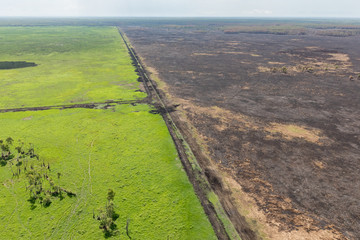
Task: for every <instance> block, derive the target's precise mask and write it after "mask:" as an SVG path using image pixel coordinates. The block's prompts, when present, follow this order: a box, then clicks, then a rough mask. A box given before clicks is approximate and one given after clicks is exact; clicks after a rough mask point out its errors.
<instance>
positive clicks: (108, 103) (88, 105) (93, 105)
mask: <svg viewBox="0 0 360 240" xmlns="http://www.w3.org/2000/svg"><path fill="white" fill-rule="evenodd" d="M141 103H148V99H147V98H145V99H143V100H129V101H105V102H95V103H75V104H65V105H54V106H40V107H24V108H8V109H0V113H5V112H27V111H42V110H50V109H71V108H91V109H94V108H96V107H99V106H101V105H104V106H103V107H102V108H107V107H109V106H111V104H118V105H119V104H141Z"/></svg>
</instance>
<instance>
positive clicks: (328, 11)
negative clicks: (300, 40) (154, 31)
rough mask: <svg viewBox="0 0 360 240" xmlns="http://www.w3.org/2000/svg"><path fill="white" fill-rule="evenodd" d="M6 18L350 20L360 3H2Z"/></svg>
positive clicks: (121, 0) (23, 0) (241, 0)
mask: <svg viewBox="0 0 360 240" xmlns="http://www.w3.org/2000/svg"><path fill="white" fill-rule="evenodd" d="M0 6H1V7H0V17H6V16H45V17H74V16H82V17H85V16H97V17H105V16H109V17H110V16H111V17H114V16H117V17H142V16H144V17H340V18H343V17H347V18H360V1H359V0H181V1H180V0H0Z"/></svg>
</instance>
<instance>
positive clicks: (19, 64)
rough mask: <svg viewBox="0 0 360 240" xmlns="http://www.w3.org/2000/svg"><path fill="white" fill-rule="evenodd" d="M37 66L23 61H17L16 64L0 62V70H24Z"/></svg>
mask: <svg viewBox="0 0 360 240" xmlns="http://www.w3.org/2000/svg"><path fill="white" fill-rule="evenodd" d="M36 66H37V64H36V63H34V62H25V61H17V62H0V70H1V69H2V70H5V69H15V68H26V67H36Z"/></svg>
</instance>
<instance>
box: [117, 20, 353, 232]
mask: <svg viewBox="0 0 360 240" xmlns="http://www.w3.org/2000/svg"><path fill="white" fill-rule="evenodd" d="M256 21H258V23H256ZM269 21H270V20H269ZM271 21H274V22H273V23H271V24H275V25H276V24H280V26H278V27H279V28H280V27H281V24H282V23H281V21H277V22H276V21H275V20H271ZM165 22H166V21H165V20H164V21H163V23H157V24H155V23H153V25H152V23H151V22H150V23H144V24H141V23H138V25H136V24H134V25H132V26H131V27H130V26H129V27H126V26H125V28H124V31H125V32H126V34H127V36H128V37H129V39H130V40H131V43H132V45H133V46H134V48H135V49H136V51H137V53H138V54H139V55H140V56H141V57H142V58H143V59H145V63H146V65H147V66H149V67H151V68H154V69H155V70H156V72H157V75H158V76H159V78H161V80H163V81H165V83H166V85H167V87H168V91H169V93H170V95H171V96H172V97H174V99H177V100H179V102H176V101H173V102H172V103H171V104H176V103H181V105H180V107H179V108H181V109H182V110H183V111H184V112H185V114H186V116H187V119H188V120H189V121H190V122H191V124H192V125H193V126H194V127H195V129H196V131H197V132H198V133H199V135H201V136H204V139H205V140H206V142H207V146H208V148H209V151H210V155H211V157H212V159H214V160H215V161H216V162H217V164H219V165H221V166H222V167H223V168H224V169H226V170H227V171H228V172H231V173H232V177H233V178H234V179H235V180H236V181H237V182H238V183H239V184H240V185H241V187H242V188H243V189H245V190H246V191H247V192H248V193H249V194H250V195H251V196H252V197H253V198H254V199H255V201H256V202H257V204H258V207H259V208H260V209H263V211H264V213H266V215H267V216H268V218H269V221H276V222H278V223H280V227H279V229H281V230H282V231H291V230H294V229H305V230H306V231H309V232H317V231H319V229H329V228H332V227H331V226H335V228H336V229H337V230H339V231H340V232H341V233H343V234H344V236H347V237H348V238H350V239H352V238H354V236H359V235H360V225H358V224H354V223H355V222H357V220H358V216H359V213H360V212H359V209H360V201H359V199H360V192H359V191H354V188H357V186H358V184H355V185H354V183H357V182H359V181H360V178H359V176H360V171H359V168H358V167H356V166H357V165H358V156H359V155H360V152H359V149H360V145H359V139H360V131H359V129H360V128H359V126H360V122H359V114H360V112H359V102H360V98H359V94H358V92H359V87H360V84H359V83H360V74H359V72H360V68H359V66H360V65H359V64H360V49H359V47H358V42H359V36H358V35H354V36H350V37H345V36H344V37H333V36H329V35H330V34H328V35H324V36H320V35H321V34H320V32H322V33H329V32H330V31H336V32H339V30H340V28H344V29H346V30H348V31H352V30H354V31H358V30H360V27H359V26H360V24H359V22H358V23H355V22H354V23H352V24H350V23H343V22H341V21H339V22H340V23H331V24H324V23H320V24H319V23H316V21H314V22H308V23H306V24H307V25H308V27H306V29H308V31H309V32H307V33H306V34H305V35H301V34H298V35H297V34H294V35H292V34H250V33H238V34H224V30H225V29H231V28H233V27H234V28H235V27H236V26H237V25H264V26H265V25H266V24H269V22H267V21H266V20H264V21H263V22H262V23H259V22H260V21H259V20H253V21H251V20H228V21H227V22H226V21H225V20H223V21H220V20H219V21H218V22H217V24H216V25H212V23H213V22H212V21H211V20H209V21H208V22H206V21H200V20H199V21H198V22H197V21H193V22H192V25H193V26H191V27H188V26H186V27H185V25H188V23H187V22H186V21H180V20H179V21H178V22H176V21H175V20H173V22H171V23H172V24H174V25H176V27H170V25H169V23H168V24H167V23H165ZM282 22H284V21H282ZM288 22H290V23H291V24H292V25H299V26H300V25H302V23H301V24H299V22H301V20H299V21H298V22H295V20H294V22H291V21H288ZM291 24H290V25H291ZM166 25H167V27H165V26H166ZM331 25H332V26H331ZM336 25H338V27H336ZM340 25H341V26H340ZM300 27H302V28H304V26H300ZM270 31H272V30H271V29H270ZM204 32H206V34H204ZM317 33H318V34H317ZM338 35H341V34H338ZM199 43H201V44H199ZM285 68H286V69H285ZM169 105H170V104H169ZM222 110H223V111H222ZM175 114H176V112H175ZM174 119H176V118H174ZM179 119H180V120H179ZM179 119H178V120H177V121H178V122H177V124H179V125H180V126H181V118H179ZM273 122H276V123H283V124H294V125H296V126H305V127H309V128H314V129H316V130H317V131H319V132H320V137H326V138H327V141H325V142H308V141H306V140H304V139H303V138H301V137H298V138H293V139H287V138H286V135H285V134H286V133H278V134H277V135H276V134H273V135H272V136H274V137H269V134H270V135H271V133H270V132H269V131H268V130H266V129H265V128H266V126H267V125H269V124H271V123H273ZM183 125H184V126H185V124H183ZM184 129H186V127H184ZM285 130H288V129H285ZM290 130H291V129H290ZM187 131H189V132H190V131H191V130H187ZM191 136H192V135H191V133H188V137H189V138H191ZM194 151H196V150H194ZM198 151H199V152H201V150H198ZM204 166H205V167H206V166H207V165H204ZM204 166H202V167H204ZM204 169H205V168H204ZM210 179H211V178H210ZM212 180H213V182H212V183H213V185H214V186H216V185H217V181H216V180H214V179H212ZM285 199H286V201H289V202H290V203H289V202H286V204H285ZM284 204H285V205H286V206H285V207H284ZM355 239H356V238H355Z"/></svg>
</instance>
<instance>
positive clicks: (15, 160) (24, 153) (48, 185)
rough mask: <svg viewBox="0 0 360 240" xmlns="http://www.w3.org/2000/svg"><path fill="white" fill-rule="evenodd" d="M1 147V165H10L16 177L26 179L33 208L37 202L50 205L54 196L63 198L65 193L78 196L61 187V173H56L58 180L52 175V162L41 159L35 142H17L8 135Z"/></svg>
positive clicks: (46, 205)
mask: <svg viewBox="0 0 360 240" xmlns="http://www.w3.org/2000/svg"><path fill="white" fill-rule="evenodd" d="M0 147H1V157H0V165H1V166H3V167H5V166H7V165H8V167H9V168H10V171H11V172H12V177H13V178H14V179H25V181H26V183H25V186H26V187H25V190H26V191H28V192H29V195H30V198H29V200H28V201H29V202H30V203H31V204H32V208H35V207H36V205H35V204H36V203H39V204H41V205H42V206H44V207H48V206H50V204H51V203H52V201H53V199H54V198H59V199H60V200H62V199H63V198H64V197H65V195H67V196H69V197H73V196H76V193H74V192H72V191H70V190H67V189H65V188H63V187H61V185H60V178H61V176H62V174H61V173H59V172H58V173H57V174H56V176H57V180H55V179H54V178H53V177H52V173H51V166H50V163H47V162H45V161H44V160H43V159H40V156H39V155H38V154H36V153H35V149H34V145H33V144H31V143H30V144H26V143H24V142H23V141H21V140H18V141H17V142H15V141H14V140H13V139H12V138H11V137H8V138H7V139H6V140H0Z"/></svg>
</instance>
